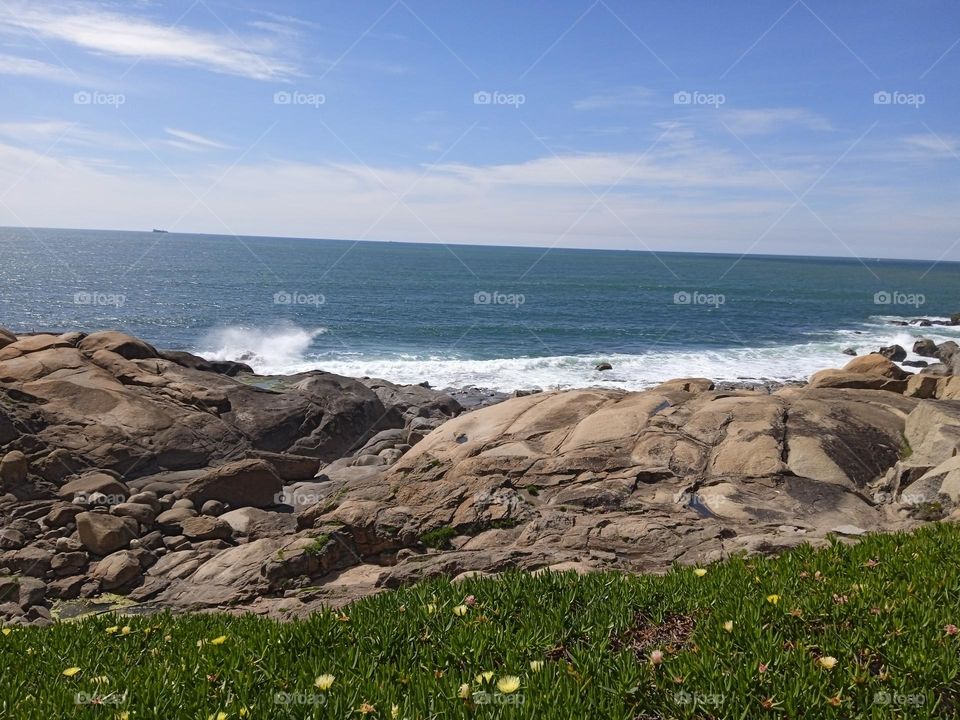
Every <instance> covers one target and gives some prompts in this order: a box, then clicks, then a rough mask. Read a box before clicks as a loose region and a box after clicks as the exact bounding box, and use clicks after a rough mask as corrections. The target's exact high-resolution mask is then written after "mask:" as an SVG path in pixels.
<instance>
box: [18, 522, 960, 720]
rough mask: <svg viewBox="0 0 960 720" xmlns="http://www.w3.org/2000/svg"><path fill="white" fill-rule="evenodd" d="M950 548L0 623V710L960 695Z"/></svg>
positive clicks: (881, 546) (884, 706)
mask: <svg viewBox="0 0 960 720" xmlns="http://www.w3.org/2000/svg"><path fill="white" fill-rule="evenodd" d="M958 557H960V528H958V527H956V526H953V525H949V524H938V525H931V526H929V527H926V528H924V529H922V530H920V531H918V532H917V533H916V534H914V535H903V534H898V535H877V536H871V537H867V538H865V539H864V540H863V541H862V542H861V543H860V544H858V545H853V546H847V545H844V544H840V543H836V544H833V545H831V546H830V547H826V548H824V549H821V550H817V551H815V550H812V549H810V548H808V547H803V548H798V549H796V550H793V551H790V552H787V553H785V554H784V555H783V556H782V557H780V558H779V559H766V558H734V559H732V560H730V561H728V562H725V563H723V564H718V565H711V566H709V567H705V568H700V569H696V570H695V569H694V568H689V567H687V568H680V567H677V568H675V569H673V570H672V571H671V572H669V573H668V574H666V575H664V576H625V575H620V574H614V573H605V574H596V575H591V576H586V577H577V576H576V575H574V574H542V575H538V576H532V575H529V574H523V573H519V572H512V573H508V574H505V575H503V576H502V577H501V578H499V579H490V578H486V579H482V578H475V579H471V580H467V581H465V582H462V583H458V584H456V585H454V584H451V583H450V582H448V581H445V580H444V581H432V582H427V583H423V584H420V585H417V586H415V587H412V588H408V589H404V590H400V591H396V592H387V593H383V594H381V595H378V596H376V597H371V598H368V599H366V600H363V601H361V602H358V603H355V604H353V605H351V606H349V607H347V608H346V609H345V610H343V611H340V610H338V611H324V612H321V613H318V614H316V615H314V616H312V617H310V618H309V619H306V620H303V621H294V622H289V623H280V622H274V621H270V620H266V619H263V618H261V617H255V616H240V617H234V616H226V615H183V616H171V615H158V616H153V617H119V616H99V617H94V618H92V619H88V620H85V621H82V622H75V623H60V624H57V625H55V626H53V627H51V628H45V629H41V628H15V629H6V630H4V633H3V634H2V635H0V667H2V668H3V682H2V683H0V718H16V719H17V720H34V719H36V720H41V719H42V720H48V719H49V718H110V719H111V720H112V719H114V718H128V719H129V720H146V719H148V718H149V719H151V720H152V719H153V718H170V719H173V718H177V719H179V718H185V719H188V720H194V719H199V720H206V719H207V718H210V717H213V718H215V719H216V718H221V720H222V719H224V718H226V719H229V720H235V719H238V718H251V719H254V720H259V719H261V718H270V719H272V718H287V717H292V718H297V719H300V718H314V717H316V718H343V719H344V720H347V719H348V718H364V717H366V718H391V717H396V718H411V719H413V718H423V719H424V720H427V719H430V720H433V719H434V718H437V719H439V718H538V720H550V719H553V718H556V719H557V720H561V719H562V720H568V719H569V718H591V719H593V718H598V719H599V718H617V719H622V720H638V719H646V718H738V719H739V718H911V719H913V718H932V717H943V718H947V717H957V715H958V714H960V634H957V629H956V627H955V624H960V573H958V572H957V558H958ZM728 623H732V624H728ZM484 673H489V675H488V676H486V677H484V675H483V674H484ZM326 675H330V676H333V677H332V678H330V677H323V676H326ZM487 678H489V679H487ZM513 678H515V680H514V679H513ZM498 686H499V688H498ZM324 688H325V689H324ZM76 699H79V700H80V701H81V703H80V704H79V705H77V704H75V700H76ZM281 704H283V706H281ZM394 706H395V709H394ZM220 713H223V715H220Z"/></svg>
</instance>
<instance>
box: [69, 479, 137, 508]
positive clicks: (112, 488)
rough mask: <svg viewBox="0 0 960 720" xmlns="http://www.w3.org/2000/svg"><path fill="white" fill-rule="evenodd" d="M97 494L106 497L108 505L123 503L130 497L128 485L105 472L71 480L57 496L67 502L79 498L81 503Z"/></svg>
mask: <svg viewBox="0 0 960 720" xmlns="http://www.w3.org/2000/svg"><path fill="white" fill-rule="evenodd" d="M96 493H99V494H102V495H104V496H106V498H107V504H117V503H122V502H124V501H125V500H126V499H127V498H128V497H129V496H130V491H129V490H128V489H127V486H126V485H124V484H123V483H122V482H120V481H119V480H117V479H116V478H115V477H113V475H109V474H107V473H103V472H92V473H89V474H87V475H84V476H82V477H80V478H77V479H76V480H71V481H70V482H68V483H67V484H65V485H64V486H63V487H61V488H60V489H59V490H58V491H57V495H59V496H60V497H62V498H64V499H66V500H76V499H77V498H79V499H80V500H81V501H85V500H86V499H88V498H89V497H90V496H91V495H94V494H96Z"/></svg>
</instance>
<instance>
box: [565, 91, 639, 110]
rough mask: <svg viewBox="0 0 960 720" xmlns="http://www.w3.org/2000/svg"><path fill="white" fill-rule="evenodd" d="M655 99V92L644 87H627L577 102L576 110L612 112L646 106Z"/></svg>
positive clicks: (575, 104) (574, 105)
mask: <svg viewBox="0 0 960 720" xmlns="http://www.w3.org/2000/svg"><path fill="white" fill-rule="evenodd" d="M652 98H653V92H652V91H650V90H648V89H647V88H643V87H636V86H635V87H627V88H619V89H617V90H610V91H607V92H603V93H598V94H596V95H590V96H589V97H585V98H582V99H580V100H577V101H576V102H575V103H574V104H573V109H574V110H610V109H613V108H622V107H630V106H636V105H646V104H647V103H649V102H650V101H651V100H652Z"/></svg>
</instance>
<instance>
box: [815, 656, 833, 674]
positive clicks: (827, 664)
mask: <svg viewBox="0 0 960 720" xmlns="http://www.w3.org/2000/svg"><path fill="white" fill-rule="evenodd" d="M817 664H818V665H819V666H820V667H822V668H823V669H824V670H833V668H834V666H836V664H837V659H836V658H835V657H831V656H830V655H824V656H823V657H821V658H817Z"/></svg>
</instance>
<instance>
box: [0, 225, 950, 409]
mask: <svg viewBox="0 0 960 720" xmlns="http://www.w3.org/2000/svg"><path fill="white" fill-rule="evenodd" d="M505 241H508V239H506V238H505ZM957 312H960V264H958V263H947V262H942V263H938V264H934V263H933V262H931V261H904V260H885V259H875V258H870V259H864V260H863V261H861V260H857V259H852V258H851V259H841V258H812V257H778V256H760V255H750V256H746V257H742V258H741V257H738V256H734V255H706V254H691V253H656V254H654V253H650V252H633V251H606V250H569V249H553V250H547V249H546V248H520V247H481V246H466V245H448V246H444V245H435V244H412V243H411V244H407V243H385V242H352V241H344V240H311V239H293V238H264V237H232V236H231V237H227V236H215V235H190V234H179V233H169V234H166V233H157V232H153V233H151V232H145V233H136V232H114V231H91V230H52V229H44V230H39V229H38V230H26V229H16V228H10V229H0V325H2V326H6V327H8V328H10V329H11V330H13V331H14V332H24V331H41V330H57V331H63V330H85V331H93V330H97V329H104V328H111V329H119V330H122V331H125V332H128V333H130V334H133V335H136V336H139V337H142V338H144V339H146V340H148V341H149V342H151V343H153V344H155V345H157V346H158V347H162V348H167V349H182V350H189V351H191V352H195V353H198V354H200V355H203V356H205V357H208V358H217V359H240V360H244V361H245V362H247V363H249V364H250V365H252V366H253V367H254V369H255V370H257V371H258V372H261V373H293V372H299V371H304V370H309V369H323V370H328V371H332V372H336V373H341V374H344V375H351V376H364V375H369V376H374V377H382V378H386V379H388V380H392V381H395V382H402V383H419V382H424V381H426V382H429V383H430V384H431V385H432V386H434V387H463V386H468V385H474V386H478V387H487V388H492V389H497V390H503V391H511V390H514V389H518V388H544V389H546V388H555V387H588V386H605V387H619V388H625V389H639V388H643V387H648V386H650V385H651V384H654V383H656V382H659V381H662V380H665V379H668V378H673V377H686V376H699V377H710V378H713V379H715V380H726V381H737V380H746V381H754V380H756V381H758V380H773V381H784V380H794V379H804V378H806V377H807V376H809V374H810V373H812V372H814V371H816V370H819V369H822V368H825V367H837V366H840V365H842V364H844V363H845V362H846V361H847V360H848V359H849V358H848V357H847V356H845V355H843V354H842V352H841V351H842V350H843V349H844V348H848V347H853V348H854V349H856V350H857V351H858V352H860V353H863V352H869V351H872V350H876V349H877V348H879V347H880V346H881V345H889V344H891V343H899V344H901V345H903V346H904V347H906V348H907V349H908V350H909V349H910V347H911V346H912V344H913V342H914V340H915V339H916V338H919V337H929V338H932V339H934V340H936V341H938V342H942V341H944V340H948V339H957V340H960V327H943V326H934V327H915V326H908V327H900V326H896V325H892V324H891V323H890V321H891V320H900V321H907V322H909V321H913V320H916V319H918V318H931V319H944V318H947V317H949V316H950V315H951V314H953V313H957ZM600 362H607V363H609V364H610V365H612V367H613V369H612V370H608V371H606V372H599V371H597V370H596V369H595V367H596V365H597V364H598V363H600Z"/></svg>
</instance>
